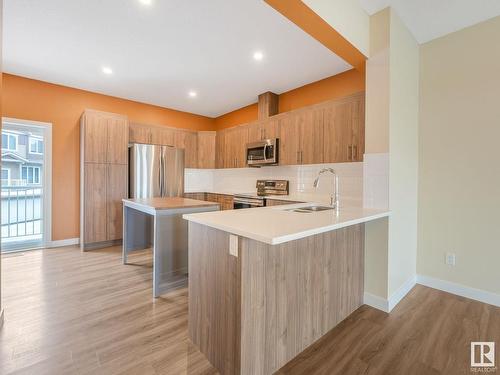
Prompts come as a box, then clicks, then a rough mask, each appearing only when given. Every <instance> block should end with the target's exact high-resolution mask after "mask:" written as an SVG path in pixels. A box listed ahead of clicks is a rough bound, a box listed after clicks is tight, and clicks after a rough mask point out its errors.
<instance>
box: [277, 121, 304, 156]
mask: <svg viewBox="0 0 500 375" xmlns="http://www.w3.org/2000/svg"><path fill="white" fill-rule="evenodd" d="M299 124H300V119H298V118H297V115H296V113H290V114H287V115H286V116H283V117H282V118H281V119H280V126H279V129H280V132H279V134H280V135H279V142H280V145H279V147H280V153H279V163H280V165H295V164H300V139H299V137H300V127H299Z"/></svg>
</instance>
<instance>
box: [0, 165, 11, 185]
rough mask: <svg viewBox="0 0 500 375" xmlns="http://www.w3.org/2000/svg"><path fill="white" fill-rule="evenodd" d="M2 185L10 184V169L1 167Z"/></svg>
mask: <svg viewBox="0 0 500 375" xmlns="http://www.w3.org/2000/svg"><path fill="white" fill-rule="evenodd" d="M2 185H10V169H8V168H2Z"/></svg>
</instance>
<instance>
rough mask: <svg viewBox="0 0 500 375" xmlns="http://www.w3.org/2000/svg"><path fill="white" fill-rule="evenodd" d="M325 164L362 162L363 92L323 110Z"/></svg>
mask: <svg viewBox="0 0 500 375" xmlns="http://www.w3.org/2000/svg"><path fill="white" fill-rule="evenodd" d="M323 112H324V123H325V124H324V150H325V156H324V159H325V162H326V163H342V162H352V161H362V160H363V154H364V143H365V96H364V93H359V94H355V95H352V96H350V97H348V98H345V99H343V100H339V101H338V102H336V103H334V105H330V106H326V107H324V110H323Z"/></svg>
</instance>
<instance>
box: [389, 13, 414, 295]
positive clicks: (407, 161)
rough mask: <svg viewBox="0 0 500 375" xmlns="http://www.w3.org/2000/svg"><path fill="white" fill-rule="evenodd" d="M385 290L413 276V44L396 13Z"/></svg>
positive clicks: (392, 37) (393, 17)
mask: <svg viewBox="0 0 500 375" xmlns="http://www.w3.org/2000/svg"><path fill="white" fill-rule="evenodd" d="M389 65H390V105H389V124H390V126H389V208H390V210H391V217H390V219H389V256H388V260H389V265H388V270H389V279H388V295H389V297H391V296H392V295H393V294H395V293H396V292H397V291H398V289H399V288H401V287H404V285H406V284H407V283H408V282H410V284H411V282H412V280H415V276H416V262H417V202H418V111H419V46H418V43H417V41H416V40H415V38H414V37H413V36H412V35H411V33H410V32H409V30H408V29H407V28H406V26H405V25H404V24H403V23H402V21H401V20H400V19H399V17H398V16H397V14H396V13H395V12H394V11H392V10H391V22H390V62H389Z"/></svg>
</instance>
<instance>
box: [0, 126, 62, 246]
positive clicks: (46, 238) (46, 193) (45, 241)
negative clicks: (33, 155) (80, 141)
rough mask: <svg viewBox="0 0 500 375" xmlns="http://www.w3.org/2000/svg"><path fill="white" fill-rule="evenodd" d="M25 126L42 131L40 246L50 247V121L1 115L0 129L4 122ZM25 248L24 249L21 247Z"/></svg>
mask: <svg viewBox="0 0 500 375" xmlns="http://www.w3.org/2000/svg"><path fill="white" fill-rule="evenodd" d="M9 123H10V124H13V125H18V126H19V125H20V126H27V127H38V128H40V129H42V131H43V137H44V153H43V170H44V172H43V182H44V187H43V234H42V247H50V245H51V243H52V123H50V122H42V121H32V120H23V119H18V118H12V117H2V129H3V127H4V125H5V124H9ZM23 250H26V249H23Z"/></svg>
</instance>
